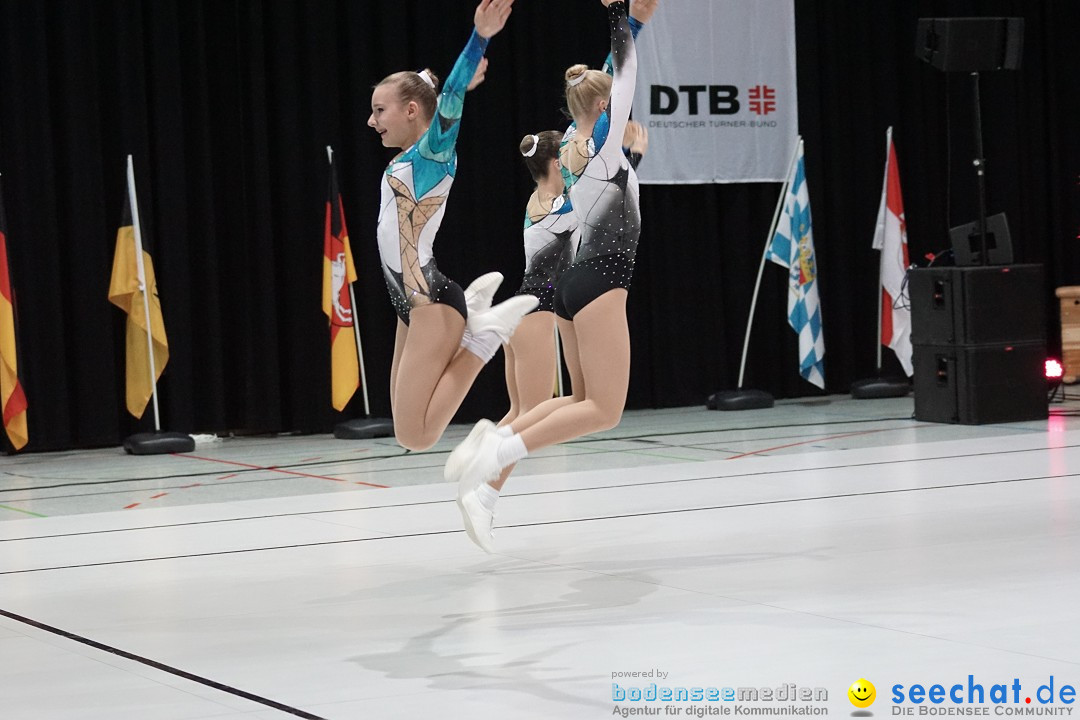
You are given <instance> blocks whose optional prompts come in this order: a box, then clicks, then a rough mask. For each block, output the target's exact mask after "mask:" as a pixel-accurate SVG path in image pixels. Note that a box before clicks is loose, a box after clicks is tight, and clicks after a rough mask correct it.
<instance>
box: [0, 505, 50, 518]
mask: <svg viewBox="0 0 1080 720" xmlns="http://www.w3.org/2000/svg"><path fill="white" fill-rule="evenodd" d="M0 510H13V511H14V512H19V513H26V514H27V515H33V516H34V517H49V516H48V515H41V514H39V513H36V512H30V511H29V510H20V509H19V508H15V507H11V506H10V505H0Z"/></svg>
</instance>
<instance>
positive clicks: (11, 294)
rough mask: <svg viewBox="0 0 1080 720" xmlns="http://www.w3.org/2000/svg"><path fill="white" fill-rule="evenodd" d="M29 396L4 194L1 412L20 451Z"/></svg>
mask: <svg viewBox="0 0 1080 720" xmlns="http://www.w3.org/2000/svg"><path fill="white" fill-rule="evenodd" d="M26 408H27V405H26V394H25V393H24V392H23V388H22V385H21V384H20V383H19V360H18V353H17V352H16V346H15V291H14V290H13V289H12V287H11V271H10V267H9V265H8V255H7V220H6V219H5V217H4V197H3V192H2V191H0V409H2V410H3V417H4V431H5V432H6V433H7V436H8V439H9V440H11V444H12V446H13V447H14V448H15V449H16V450H20V449H22V447H23V446H24V445H26V441H27V440H28V439H29V435H28V433H27V431H26Z"/></svg>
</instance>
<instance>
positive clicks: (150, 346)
mask: <svg viewBox="0 0 1080 720" xmlns="http://www.w3.org/2000/svg"><path fill="white" fill-rule="evenodd" d="M127 185H128V202H129V203H130V204H131V224H132V227H133V228H134V229H135V267H136V269H137V271H138V275H139V292H141V293H142V296H143V313H144V314H145V320H146V347H147V350H148V351H149V353H150V386H151V387H152V388H153V392H152V393H151V394H150V399H151V400H153V401H154V430H155V431H157V432H160V431H161V413H160V412H159V410H158V397H157V373H156V369H157V364H156V363H155V362H154V332H153V327H152V326H151V324H150V297H149V295H148V294H147V288H146V268H145V267H144V266H143V249H142V226H141V225H140V221H139V199H138V196H137V193H136V192H135V164H134V163H133V162H132V159H131V155H128V156H127Z"/></svg>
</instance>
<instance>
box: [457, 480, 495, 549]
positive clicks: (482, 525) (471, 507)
mask: <svg viewBox="0 0 1080 720" xmlns="http://www.w3.org/2000/svg"><path fill="white" fill-rule="evenodd" d="M458 508H459V509H460V510H461V519H462V521H464V523H465V532H466V533H467V534H468V536H469V539H470V540H472V541H473V542H474V543H476V544H477V545H479V546H480V548H481V549H482V550H483V551H484V552H486V553H491V552H494V551H495V537H494V534H493V532H492V528H493V526H494V524H495V515H494V514H493V513H492V512H491V511H489V510H488V509H487V508H486V507H484V504H483V503H482V502H480V498H479V496H478V495H477V493H476V488H475V487H474V488H473V489H472V490H470V491H469V492H467V493H465V495H463V496H459V497H458Z"/></svg>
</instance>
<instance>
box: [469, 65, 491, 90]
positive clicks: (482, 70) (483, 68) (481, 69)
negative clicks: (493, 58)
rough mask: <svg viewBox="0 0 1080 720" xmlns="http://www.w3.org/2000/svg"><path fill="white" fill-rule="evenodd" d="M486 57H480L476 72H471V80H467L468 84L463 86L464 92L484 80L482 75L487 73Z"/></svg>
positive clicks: (473, 88)
mask: <svg viewBox="0 0 1080 720" xmlns="http://www.w3.org/2000/svg"><path fill="white" fill-rule="evenodd" d="M487 66H488V59H487V58H486V57H482V58H480V64H479V65H477V66H476V72H475V73H473V76H472V80H470V81H469V84H468V86H467V87H466V88H465V92H468V91H469V90H475V89H476V87H477V85H479V84H480V83H482V82H484V75H485V74H486V73H487Z"/></svg>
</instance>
